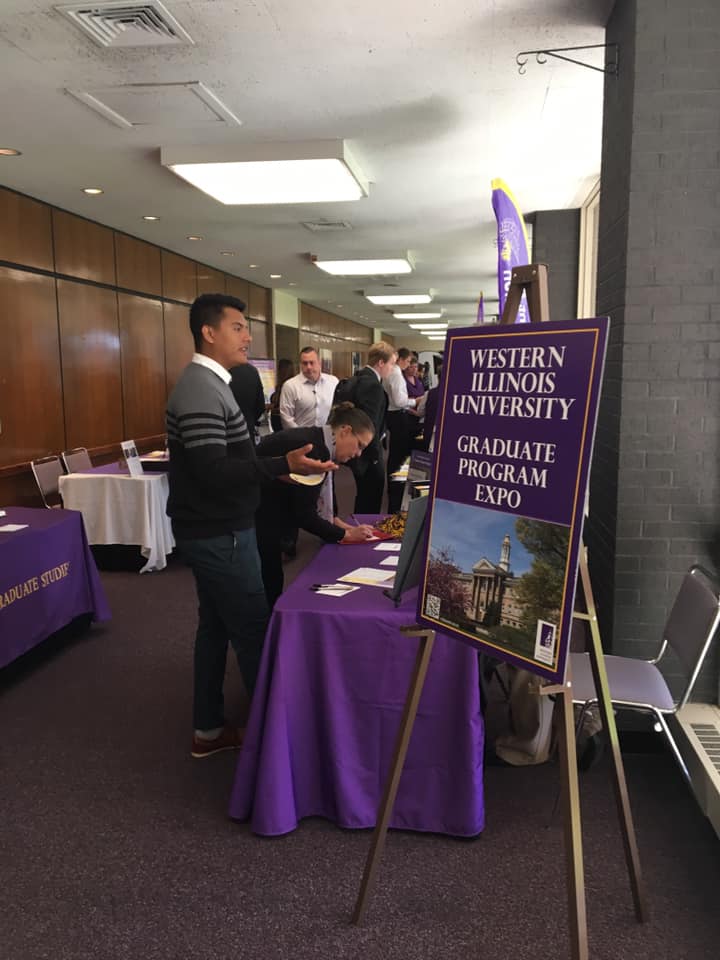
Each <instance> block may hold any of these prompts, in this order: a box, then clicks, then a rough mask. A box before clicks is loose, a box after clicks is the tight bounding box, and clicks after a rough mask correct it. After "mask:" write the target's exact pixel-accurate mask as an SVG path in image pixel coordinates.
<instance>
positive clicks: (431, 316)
mask: <svg viewBox="0 0 720 960" xmlns="http://www.w3.org/2000/svg"><path fill="white" fill-rule="evenodd" d="M441 316H442V311H441V310H435V311H434V312H430V313H420V311H417V312H416V313H393V317H395V319H396V320H438V319H439V318H440V317H441Z"/></svg>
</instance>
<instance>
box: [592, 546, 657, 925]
mask: <svg viewBox="0 0 720 960" xmlns="http://www.w3.org/2000/svg"><path fill="white" fill-rule="evenodd" d="M580 576H581V578H582V585H583V590H584V592H585V603H586V605H587V612H588V622H589V623H590V634H591V637H592V643H591V645H590V651H589V653H590V664H591V666H592V672H593V678H594V680H595V691H596V693H597V697H598V705H599V707H600V715H601V717H602V722H603V729H604V730H605V735H606V736H607V739H608V742H609V744H610V749H611V752H612V759H613V788H614V791H615V802H616V804H617V810H618V818H619V820H620V830H621V833H622V839H623V847H624V849H625V862H626V863H627V869H628V874H629V875H630V887H631V889H632V897H633V903H634V904H635V916H636V917H637V919H638V920H639V921H640V922H641V923H642V922H644V921H646V920H647V919H648V910H647V902H646V899H645V885H644V884H643V879H642V870H641V868H640V855H639V853H638V847H637V838H636V836H635V827H634V826H633V819H632V812H631V810H630V799H629V797H628V790H627V783H626V781H625V767H624V766H623V761H622V754H621V753H620V741H619V740H618V733H617V726H616V724H615V712H614V711H613V707H612V702H611V700H610V685H609V684H608V678H607V670H606V669H605V658H604V656H603V650H602V643H601V642H600V627H599V625H598V620H597V611H596V609H595V600H594V597H593V592H592V586H591V584H590V571H589V570H588V565H587V555H586V552H585V548H584V547H582V548H581V550H580Z"/></svg>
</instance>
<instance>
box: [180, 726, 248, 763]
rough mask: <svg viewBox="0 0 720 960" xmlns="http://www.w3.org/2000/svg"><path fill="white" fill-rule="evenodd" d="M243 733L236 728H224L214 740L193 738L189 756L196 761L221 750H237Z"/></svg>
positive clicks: (240, 744)
mask: <svg viewBox="0 0 720 960" xmlns="http://www.w3.org/2000/svg"><path fill="white" fill-rule="evenodd" d="M244 733H245V731H244V730H243V729H242V728H238V727H225V728H224V729H223V731H222V733H219V734H218V735H217V737H215V739H214V740H201V739H200V737H197V736H193V742H192V751H191V756H193V757H195V758H196V759H200V758H202V757H209V756H210V755H211V754H213V753H220V751H221V750H239V749H240V747H241V746H242V742H243V735H244Z"/></svg>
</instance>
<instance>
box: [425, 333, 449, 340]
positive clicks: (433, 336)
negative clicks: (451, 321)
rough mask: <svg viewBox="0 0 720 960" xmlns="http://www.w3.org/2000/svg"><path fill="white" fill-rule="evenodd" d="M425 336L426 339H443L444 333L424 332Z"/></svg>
mask: <svg viewBox="0 0 720 960" xmlns="http://www.w3.org/2000/svg"><path fill="white" fill-rule="evenodd" d="M425 336H426V337H427V338H428V340H445V334H444V333H441V334H437V333H426V334H425Z"/></svg>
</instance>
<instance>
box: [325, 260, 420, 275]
mask: <svg viewBox="0 0 720 960" xmlns="http://www.w3.org/2000/svg"><path fill="white" fill-rule="evenodd" d="M312 262H313V263H314V264H315V266H316V267H318V268H319V269H320V270H324V271H325V273H330V274H332V276H334V277H373V276H376V277H382V276H389V275H395V274H400V273H412V263H411V262H410V259H409V258H408V257H388V258H387V259H368V260H320V259H318V258H316V257H313V258H312Z"/></svg>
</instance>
